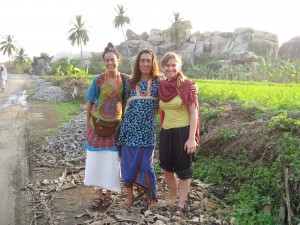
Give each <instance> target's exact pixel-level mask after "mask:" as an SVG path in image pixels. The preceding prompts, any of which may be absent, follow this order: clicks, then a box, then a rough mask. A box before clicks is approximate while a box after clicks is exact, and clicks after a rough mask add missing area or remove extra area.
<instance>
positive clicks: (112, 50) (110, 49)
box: [102, 42, 122, 64]
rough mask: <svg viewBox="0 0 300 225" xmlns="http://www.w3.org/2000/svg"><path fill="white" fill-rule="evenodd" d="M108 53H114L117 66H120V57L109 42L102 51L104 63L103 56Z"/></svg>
mask: <svg viewBox="0 0 300 225" xmlns="http://www.w3.org/2000/svg"><path fill="white" fill-rule="evenodd" d="M109 52H112V53H114V54H115V55H116V56H117V59H118V62H119V64H121V61H122V56H121V54H120V53H119V52H118V50H117V49H116V48H115V46H114V45H113V44H112V43H111V42H108V44H107V46H106V47H105V49H104V52H103V55H102V58H103V61H104V57H105V55H106V54H107V53H109Z"/></svg>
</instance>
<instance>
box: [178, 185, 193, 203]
mask: <svg viewBox="0 0 300 225" xmlns="http://www.w3.org/2000/svg"><path fill="white" fill-rule="evenodd" d="M190 186H191V179H186V180H179V185H178V188H179V201H178V206H179V207H180V208H184V206H185V201H186V200H187V196H188V193H189V191H190Z"/></svg>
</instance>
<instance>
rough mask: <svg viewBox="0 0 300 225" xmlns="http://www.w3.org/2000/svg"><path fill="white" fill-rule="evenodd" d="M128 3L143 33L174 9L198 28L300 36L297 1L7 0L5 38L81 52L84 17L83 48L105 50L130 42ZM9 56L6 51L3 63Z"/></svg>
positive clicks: (167, 21) (31, 48)
mask: <svg viewBox="0 0 300 225" xmlns="http://www.w3.org/2000/svg"><path fill="white" fill-rule="evenodd" d="M120 4H123V6H124V8H125V9H126V13H125V15H126V16H128V17H129V18H130V22H131V23H130V25H127V26H126V29H131V30H133V31H134V32H135V33H137V34H141V33H143V32H147V33H148V34H150V31H151V29H154V28H156V29H161V30H165V29H167V28H168V27H170V26H171V24H172V20H173V13H174V12H179V13H180V16H181V18H183V19H184V20H189V21H191V24H192V27H193V29H192V32H195V31H200V33H204V32H206V31H210V32H213V31H221V32H234V30H235V29H236V28H239V27H250V28H253V29H255V30H262V31H267V32H270V33H273V34H277V35H278V39H279V44H280V45H281V44H282V43H284V42H287V41H289V40H290V39H291V38H293V37H295V36H300V22H299V21H300V13H299V10H298V9H299V7H298V4H297V0H107V1H101V0H47V1H45V0H1V5H0V8H1V12H0V42H1V41H3V37H5V36H6V35H9V34H10V35H12V36H14V40H15V41H16V44H17V45H18V46H19V47H23V48H24V49H25V52H26V53H27V54H28V55H29V56H30V57H33V56H40V53H42V52H45V53H47V54H49V55H50V56H55V55H56V54H57V53H59V52H70V53H73V54H79V53H80V48H79V47H77V46H72V45H71V43H70V41H69V40H68V31H69V30H70V29H71V28H72V27H73V26H72V25H71V21H76V20H75V17H76V15H82V19H83V20H84V21H86V28H87V30H88V31H89V37H90V41H89V42H88V43H87V45H86V46H83V51H90V52H101V51H103V49H104V48H105V46H106V44H107V43H108V42H112V43H113V44H115V45H118V44H120V43H121V42H123V41H124V38H123V36H122V32H121V30H118V29H116V28H114V26H113V22H112V21H113V20H114V18H115V17H116V16H117V12H116V11H115V9H116V8H117V5H120ZM5 60H8V58H7V56H3V53H2V52H1V53H0V62H3V61H5Z"/></svg>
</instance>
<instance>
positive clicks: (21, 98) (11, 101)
mask: <svg viewBox="0 0 300 225" xmlns="http://www.w3.org/2000/svg"><path fill="white" fill-rule="evenodd" d="M27 96H28V95H26V91H19V92H17V93H15V94H13V95H11V96H9V97H8V100H7V102H6V103H5V104H4V107H7V106H9V105H21V106H23V107H24V109H25V110H26V109H28V105H27V101H26V98H27Z"/></svg>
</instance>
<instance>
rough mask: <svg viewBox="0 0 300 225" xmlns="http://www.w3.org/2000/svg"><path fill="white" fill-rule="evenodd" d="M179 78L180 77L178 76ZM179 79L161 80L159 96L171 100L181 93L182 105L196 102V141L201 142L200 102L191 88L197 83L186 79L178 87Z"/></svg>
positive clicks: (166, 100) (167, 100)
mask: <svg viewBox="0 0 300 225" xmlns="http://www.w3.org/2000/svg"><path fill="white" fill-rule="evenodd" d="M177 79H178V78H177ZM177 79H172V80H161V81H160V83H159V86H158V93H159V98H160V99H161V100H162V101H163V102H169V101H171V100H172V99H173V98H174V97H175V96H177V95H179V97H180V98H181V100H182V105H185V106H187V107H189V105H190V104H193V103H194V104H195V105H196V108H197V113H198V120H197V129H196V137H195V138H196V141H197V143H199V142H200V132H199V129H200V113H199V112H200V110H199V103H198V96H197V95H196V94H194V93H193V92H192V90H191V87H192V86H193V85H194V84H195V83H194V82H193V81H191V80H189V79H185V80H184V82H183V83H182V84H181V85H180V86H179V87H177ZM163 117H164V116H163V115H161V124H162V120H163Z"/></svg>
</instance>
